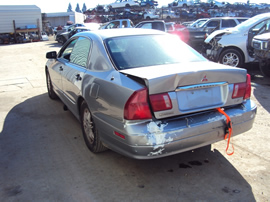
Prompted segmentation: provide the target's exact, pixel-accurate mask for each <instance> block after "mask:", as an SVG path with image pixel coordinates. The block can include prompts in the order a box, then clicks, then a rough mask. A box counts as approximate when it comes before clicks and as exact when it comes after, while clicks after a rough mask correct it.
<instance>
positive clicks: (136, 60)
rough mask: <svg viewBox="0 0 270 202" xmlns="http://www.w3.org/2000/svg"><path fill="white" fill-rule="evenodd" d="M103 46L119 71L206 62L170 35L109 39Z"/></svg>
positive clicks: (177, 38) (176, 37)
mask: <svg viewBox="0 0 270 202" xmlns="http://www.w3.org/2000/svg"><path fill="white" fill-rule="evenodd" d="M105 44H106V47H107V50H108V53H109V55H110V57H111V58H112V60H113V62H114V64H115V66H116V67H117V68H118V69H119V70H122V69H130V68H138V67H145V66H155V65H165V64H175V63H183V62H198V61H206V59H205V58H204V57H203V56H202V55H200V54H199V53H198V52H196V51H195V50H194V49H192V48H191V47H190V46H188V45H187V44H185V43H184V42H182V41H181V40H180V39H179V37H178V36H175V35H171V34H166V35H143V36H125V37H116V38H109V39H106V40H105Z"/></svg>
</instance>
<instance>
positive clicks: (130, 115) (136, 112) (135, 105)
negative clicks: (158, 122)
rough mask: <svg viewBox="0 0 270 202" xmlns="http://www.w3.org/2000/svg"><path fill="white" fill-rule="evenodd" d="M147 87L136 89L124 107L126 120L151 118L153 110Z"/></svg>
mask: <svg viewBox="0 0 270 202" xmlns="http://www.w3.org/2000/svg"><path fill="white" fill-rule="evenodd" d="M147 94H148V93H147V88H143V89H141V90H137V91H135V92H134V93H133V94H132V95H131V96H130V98H129V99H128V101H127V103H126V104H125V109H124V118H125V119H126V120H141V119H151V118H152V115H151V111H150V108H149V105H148V102H147Z"/></svg>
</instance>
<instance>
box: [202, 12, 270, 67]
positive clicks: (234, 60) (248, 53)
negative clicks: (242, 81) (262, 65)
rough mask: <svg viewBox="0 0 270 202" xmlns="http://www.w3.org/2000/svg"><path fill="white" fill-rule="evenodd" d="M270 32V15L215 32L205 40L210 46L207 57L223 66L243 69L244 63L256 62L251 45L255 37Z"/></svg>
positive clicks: (261, 15)
mask: <svg viewBox="0 0 270 202" xmlns="http://www.w3.org/2000/svg"><path fill="white" fill-rule="evenodd" d="M269 31H270V13H264V14H259V15H256V16H254V17H252V18H249V19H248V20H246V21H245V22H242V23H241V24H239V25H237V26H236V27H234V28H230V29H225V30H218V31H215V32H213V33H212V34H210V35H209V36H208V37H207V38H206V40H205V43H206V44H207V45H208V46H207V48H206V52H205V54H206V57H208V58H209V59H211V60H213V61H216V62H219V63H222V64H226V65H230V66H234V67H242V66H243V64H244V63H249V62H253V61H254V60H255V57H254V49H253V47H252V45H251V44H252V39H253V37H254V36H256V35H259V34H263V33H265V32H269Z"/></svg>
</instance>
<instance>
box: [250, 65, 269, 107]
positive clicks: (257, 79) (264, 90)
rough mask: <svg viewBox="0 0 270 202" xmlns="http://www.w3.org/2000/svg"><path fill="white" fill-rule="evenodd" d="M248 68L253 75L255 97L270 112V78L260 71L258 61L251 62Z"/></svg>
mask: <svg viewBox="0 0 270 202" xmlns="http://www.w3.org/2000/svg"><path fill="white" fill-rule="evenodd" d="M246 69H247V71H248V73H249V74H250V75H251V82H252V87H253V89H254V90H253V95H254V97H255V98H256V99H257V101H258V102H259V103H260V104H261V105H262V107H263V108H264V109H265V110H267V111H268V112H270V78H268V77H265V76H264V75H263V74H262V73H261V72H260V68H259V64H258V63H252V64H249V65H248V66H247V68H246Z"/></svg>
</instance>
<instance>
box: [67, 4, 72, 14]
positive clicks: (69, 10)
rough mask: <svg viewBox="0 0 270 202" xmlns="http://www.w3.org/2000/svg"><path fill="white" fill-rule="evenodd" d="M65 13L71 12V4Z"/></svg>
mask: <svg viewBox="0 0 270 202" xmlns="http://www.w3.org/2000/svg"><path fill="white" fill-rule="evenodd" d="M67 12H72V6H71V4H70V3H69V4H68V9H67Z"/></svg>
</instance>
